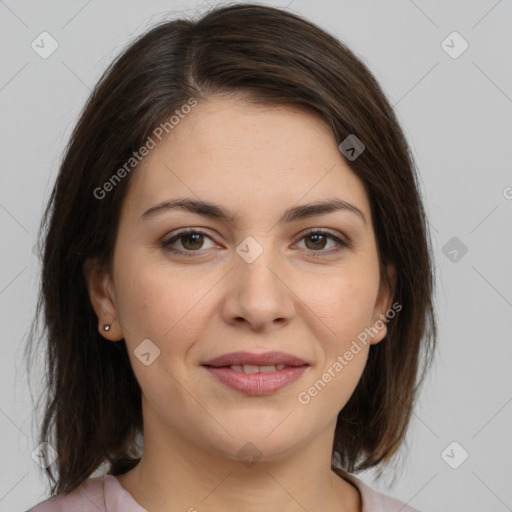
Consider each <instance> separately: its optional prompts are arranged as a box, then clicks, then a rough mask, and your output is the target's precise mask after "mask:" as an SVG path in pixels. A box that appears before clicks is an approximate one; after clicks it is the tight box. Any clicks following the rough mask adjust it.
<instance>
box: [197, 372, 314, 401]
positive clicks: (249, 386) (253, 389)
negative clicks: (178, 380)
mask: <svg viewBox="0 0 512 512" xmlns="http://www.w3.org/2000/svg"><path fill="white" fill-rule="evenodd" d="M204 368H206V369H207V370H208V371H209V372H210V373H211V374H212V375H213V376H214V377H215V378H216V379H218V380H219V381H220V382H222V383H223V384H225V385H226V386H228V387H230V388H232V389H236V390H237V391H241V392H242V393H245V394H246V395H268V394H270V393H274V392H276V391H279V390H280V389H282V388H284V387H285V386H287V385H288V384H291V383H292V382H295V381H296V380H297V379H298V378H299V377H300V376H301V375H302V374H303V373H304V372H305V371H306V370H307V368H308V365H303V366H287V367H286V368H283V369H282V370H276V371H274V372H268V373H259V372H258V373H244V372H237V371H235V370H232V369H231V368H228V367H221V368H215V367H213V366H205V367H204Z"/></svg>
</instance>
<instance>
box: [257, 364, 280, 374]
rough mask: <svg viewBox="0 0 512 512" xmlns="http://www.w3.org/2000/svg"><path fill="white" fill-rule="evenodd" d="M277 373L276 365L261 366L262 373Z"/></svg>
mask: <svg viewBox="0 0 512 512" xmlns="http://www.w3.org/2000/svg"><path fill="white" fill-rule="evenodd" d="M275 371H276V367H275V366H274V365H269V366H260V372H261V373H270V372H275Z"/></svg>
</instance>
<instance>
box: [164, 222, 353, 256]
mask: <svg viewBox="0 0 512 512" xmlns="http://www.w3.org/2000/svg"><path fill="white" fill-rule="evenodd" d="M187 235H204V236H206V237H208V238H210V239H211V237H210V236H209V235H208V234H207V233H205V232H204V231H201V230H198V229H193V228H188V229H184V230H182V231H180V232H179V233H176V234H175V235H174V236H172V237H171V238H169V239H168V240H163V241H162V248H163V249H164V250H166V251H169V252H171V253H173V254H176V255H179V256H187V257H192V258H193V257H195V254H194V253H197V252H201V250H200V249H198V250H197V251H190V250H188V251H183V250H181V249H176V248H174V247H171V244H172V243H174V242H175V241H177V240H179V239H180V238H184V237H185V236H187ZM312 235H322V236H325V237H327V238H330V239H331V240H334V241H335V242H337V243H338V244H339V246H341V247H338V248H337V249H335V250H330V251H324V250H318V251H313V250H310V252H311V256H312V257H313V258H322V257H323V256H324V254H325V253H327V255H332V254H334V253H338V252H340V251H343V250H344V249H349V248H350V247H351V244H350V243H349V242H347V241H345V240H342V239H340V238H338V237H337V236H334V235H333V234H332V233H329V232H328V231H322V230H312V231H308V232H307V233H304V234H303V235H302V237H301V238H300V240H302V239H303V238H307V237H308V236H312ZM300 240H299V241H300ZM318 252H319V253H324V254H315V253H318Z"/></svg>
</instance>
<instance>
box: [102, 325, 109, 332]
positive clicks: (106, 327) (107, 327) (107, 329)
mask: <svg viewBox="0 0 512 512" xmlns="http://www.w3.org/2000/svg"><path fill="white" fill-rule="evenodd" d="M103 330H104V331H105V332H108V331H110V324H105V325H104V326H103Z"/></svg>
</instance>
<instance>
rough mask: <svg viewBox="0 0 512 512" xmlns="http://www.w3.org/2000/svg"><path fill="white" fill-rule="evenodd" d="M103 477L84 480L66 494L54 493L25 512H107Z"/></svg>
mask: <svg viewBox="0 0 512 512" xmlns="http://www.w3.org/2000/svg"><path fill="white" fill-rule="evenodd" d="M104 484H105V477H96V478H90V479H88V480H86V481H85V482H84V483H83V484H82V485H80V487H78V488H77V489H75V490H74V491H72V492H71V493H69V494H67V495H56V496H52V497H51V498H49V499H47V500H45V501H42V502H41V503H38V504H37V505H35V506H34V507H32V508H31V509H29V510H27V511H26V512H71V511H75V510H76V511H77V512H78V511H79V512H89V511H91V512H107V509H106V507H105V493H104Z"/></svg>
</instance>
